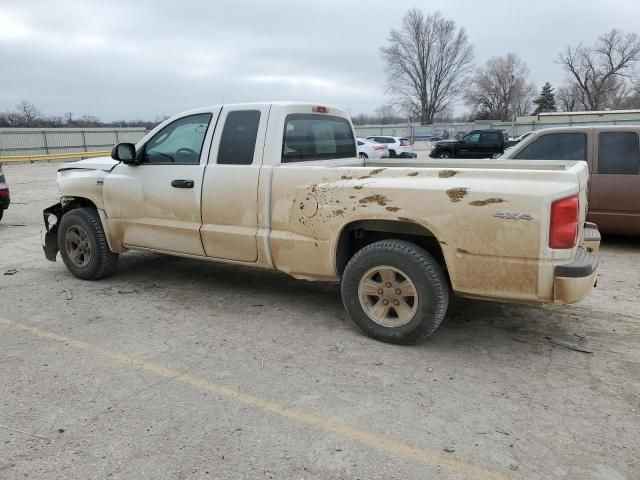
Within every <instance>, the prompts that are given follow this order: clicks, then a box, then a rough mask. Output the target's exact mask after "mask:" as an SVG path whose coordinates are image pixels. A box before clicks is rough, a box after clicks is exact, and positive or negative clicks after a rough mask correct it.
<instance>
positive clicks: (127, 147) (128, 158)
mask: <svg viewBox="0 0 640 480" xmlns="http://www.w3.org/2000/svg"><path fill="white" fill-rule="evenodd" d="M111 158H113V159H114V160H118V161H120V162H122V163H124V164H126V165H136V164H137V163H138V161H137V159H136V146H135V145H134V144H133V143H119V144H117V145H115V146H114V147H113V149H112V150H111Z"/></svg>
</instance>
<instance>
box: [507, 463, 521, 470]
mask: <svg viewBox="0 0 640 480" xmlns="http://www.w3.org/2000/svg"><path fill="white" fill-rule="evenodd" d="M509 468H510V469H511V470H513V471H516V470H518V469H519V468H520V467H518V465H516V464H515V463H512V464H511V465H509Z"/></svg>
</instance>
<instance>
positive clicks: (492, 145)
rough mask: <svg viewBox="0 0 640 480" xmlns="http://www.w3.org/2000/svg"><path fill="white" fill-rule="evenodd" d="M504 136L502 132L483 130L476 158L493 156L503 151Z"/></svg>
mask: <svg viewBox="0 0 640 480" xmlns="http://www.w3.org/2000/svg"><path fill="white" fill-rule="evenodd" d="M503 142H504V138H503V135H502V133H500V132H482V133H481V134H480V144H479V145H478V147H479V148H478V152H477V155H474V157H475V158H492V157H493V156H494V155H495V154H497V153H502V143H503Z"/></svg>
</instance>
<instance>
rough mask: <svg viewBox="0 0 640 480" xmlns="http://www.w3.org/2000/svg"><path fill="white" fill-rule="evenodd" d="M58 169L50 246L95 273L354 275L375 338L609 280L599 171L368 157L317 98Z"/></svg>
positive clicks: (176, 122) (175, 125) (192, 119)
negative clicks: (590, 197)
mask: <svg viewBox="0 0 640 480" xmlns="http://www.w3.org/2000/svg"><path fill="white" fill-rule="evenodd" d="M111 157H112V158H99V159H92V160H84V161H80V162H75V163H70V164H66V165H64V166H62V167H61V168H60V169H59V171H58V184H59V186H60V190H61V199H60V202H59V203H56V204H55V205H53V206H51V207H50V208H48V209H46V210H45V211H44V220H45V225H46V234H45V236H44V239H45V241H44V250H45V254H46V256H47V258H48V259H49V260H55V259H56V256H57V253H58V251H59V252H60V255H61V257H62V260H63V261H64V263H65V265H66V266H67V268H68V269H69V271H70V272H71V273H72V274H74V275H75V276H77V277H80V278H84V279H89V280H95V279H98V278H101V277H104V276H106V275H108V274H110V273H112V272H113V271H114V270H115V268H116V265H117V261H118V255H119V254H121V253H123V252H126V251H127V250H148V251H154V252H159V253H165V254H169V255H178V256H184V257H189V258H195V259H202V260H211V261H218V262H228V263H237V264H240V265H247V266H253V267H257V268H264V269H276V270H280V271H283V272H285V273H288V274H289V275H292V276H294V277H296V278H301V279H306V280H321V281H340V282H341V287H342V297H343V301H344V305H345V308H346V310H347V312H348V314H349V316H350V317H351V318H352V319H353V320H354V322H355V323H356V324H357V325H358V326H360V327H361V328H362V329H363V330H364V331H365V332H366V333H367V334H369V335H371V336H374V337H376V338H378V339H381V340H384V341H388V342H394V343H415V342H419V341H421V340H423V339H424V338H426V337H427V336H429V335H430V334H431V333H432V332H433V331H434V330H435V329H436V328H437V327H438V325H439V324H440V322H441V321H442V319H443V318H444V315H445V313H446V311H447V306H448V301H449V296H450V294H451V292H453V293H455V294H457V295H460V296H466V297H474V298H485V299H494V300H500V301H508V302H557V303H572V302H577V301H579V300H580V299H582V298H583V297H584V296H585V295H586V294H587V293H588V292H589V290H590V289H591V288H592V287H593V285H594V282H595V278H596V271H597V265H598V255H597V250H598V246H599V242H600V235H599V233H598V230H597V227H596V226H595V225H594V224H585V208H586V189H587V168H586V165H585V164H584V163H583V162H553V161H551V162H544V161H529V162H526V161H514V162H509V161H504V160H497V161H492V160H468V161H459V160H458V161H451V160H448V161H435V160H434V161H417V160H410V161H397V160H395V159H394V160H381V161H366V160H362V159H359V158H358V156H357V150H356V143H355V136H354V132H353V127H352V125H351V122H350V120H349V117H348V115H347V113H346V112H344V111H343V110H340V109H338V108H335V107H326V106H319V105H313V104H303V103H290V102H286V103H260V104H238V105H225V106H217V107H211V108H202V109H197V110H192V111H189V112H185V113H181V114H178V115H176V116H174V117H172V118H170V119H168V120H166V121H165V122H163V123H162V124H160V125H159V126H158V127H156V128H155V129H154V130H152V131H151V132H149V134H147V135H146V136H145V137H144V138H143V139H142V140H141V141H140V142H139V143H138V144H137V145H133V144H127V143H121V144H118V145H116V146H115V147H114V148H113V151H112V155H111Z"/></svg>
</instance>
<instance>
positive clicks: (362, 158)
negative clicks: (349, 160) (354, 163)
mask: <svg viewBox="0 0 640 480" xmlns="http://www.w3.org/2000/svg"><path fill="white" fill-rule="evenodd" d="M367 158H369V156H368V155H367V154H366V153H364V152H361V153H360V159H361V160H366V159H367Z"/></svg>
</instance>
